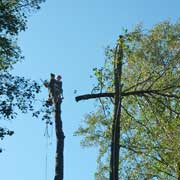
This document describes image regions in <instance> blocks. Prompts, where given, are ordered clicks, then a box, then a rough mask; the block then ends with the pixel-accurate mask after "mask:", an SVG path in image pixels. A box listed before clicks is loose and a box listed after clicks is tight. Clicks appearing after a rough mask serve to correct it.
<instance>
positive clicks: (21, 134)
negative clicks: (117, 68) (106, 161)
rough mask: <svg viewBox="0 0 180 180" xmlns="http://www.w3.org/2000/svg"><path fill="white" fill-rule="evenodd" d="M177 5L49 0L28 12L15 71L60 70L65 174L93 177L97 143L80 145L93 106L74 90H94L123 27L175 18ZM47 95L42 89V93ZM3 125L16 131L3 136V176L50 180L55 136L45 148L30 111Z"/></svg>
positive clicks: (69, 179) (43, 75) (36, 74)
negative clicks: (79, 133)
mask: <svg viewBox="0 0 180 180" xmlns="http://www.w3.org/2000/svg"><path fill="white" fill-rule="evenodd" d="M179 7H180V1H179V0H151V1H146V0H111V1H110V0H98V1H97V0H91V1H90V0H66V1H60V0H47V2H46V3H45V4H43V6H42V9H41V10H40V11H39V12H37V13H35V14H33V15H31V16H30V17H29V22H28V29H27V30H26V32H23V33H21V34H20V37H19V45H20V46H21V48H22V52H23V55H24V56H25V57H26V58H25V60H24V61H23V62H22V63H19V64H17V65H16V66H15V69H14V71H13V72H14V74H16V75H21V76H25V77H27V78H31V79H35V80H39V79H47V78H49V74H50V73H51V72H54V73H55V74H61V75H62V78H63V89H64V97H65V99H64V102H63V104H62V120H63V128H64V133H65V135H66V138H65V151H64V158H65V178H64V179H65V180H92V179H94V172H95V169H96V155H97V149H96V148H91V149H84V148H81V147H80V139H81V138H79V137H74V136H73V133H74V131H75V130H76V129H77V128H78V126H79V124H80V123H81V121H82V119H83V117H84V114H85V113H87V112H90V111H92V110H93V108H94V107H93V101H89V102H79V103H76V102H75V100H74V97H75V96H76V95H75V94H74V90H75V89H76V90H77V95H80V94H84V93H88V92H90V91H91V88H92V85H93V80H92V79H90V75H91V74H92V68H94V67H99V66H101V65H102V64H103V60H104V48H105V47H106V46H107V45H111V46H113V45H114V44H115V42H116V39H117V37H118V35H119V34H121V32H122V28H128V29H129V30H131V29H132V28H133V27H134V26H135V25H136V24H137V23H143V24H144V27H145V28H150V27H152V26H153V25H154V24H156V23H158V22H160V21H163V20H167V19H169V20H171V21H172V22H175V21H176V20H177V19H178V18H179V17H180V15H179ZM46 97H47V91H46V90H44V91H43V92H42V95H41V96H40V97H39V99H45V98H46ZM1 125H6V126H8V127H9V128H10V129H12V130H14V131H15V135H14V136H12V137H7V138H6V139H5V140H3V141H2V142H1V146H2V147H3V148H4V149H5V151H4V152H3V153H2V154H0V162H1V163H0V169H1V179H5V180H11V179H14V180H32V179H33V180H36V179H38V180H52V179H53V177H54V163H55V162H54V157H55V136H54V135H53V136H52V138H51V140H50V142H52V144H51V145H50V144H49V146H48V148H47V146H46V144H47V142H46V138H45V137H44V131H45V124H44V123H43V122H42V121H41V120H39V119H33V118H31V115H30V114H26V115H19V116H18V117H17V119H16V120H14V121H11V122H6V121H5V122H4V121H1ZM50 131H51V130H50ZM52 134H54V129H52ZM46 155H47V167H48V171H47V179H46V178H45V170H46V161H45V159H46Z"/></svg>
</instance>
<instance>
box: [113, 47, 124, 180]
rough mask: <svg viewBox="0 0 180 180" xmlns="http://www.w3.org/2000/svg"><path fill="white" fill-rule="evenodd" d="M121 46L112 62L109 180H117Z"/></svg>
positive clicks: (120, 97) (117, 48) (120, 98)
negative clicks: (112, 89)
mask: <svg viewBox="0 0 180 180" xmlns="http://www.w3.org/2000/svg"><path fill="white" fill-rule="evenodd" d="M122 58H123V50H122V44H118V45H117V47H116V51H115V61H114V92H115V95H114V117H113V125H112V140H111V159H110V167H111V171H110V180H118V179H119V154H120V145H119V143H120V117H121V100H122V96H121V87H122V85H121V75H122Z"/></svg>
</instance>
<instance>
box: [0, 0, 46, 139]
mask: <svg viewBox="0 0 180 180" xmlns="http://www.w3.org/2000/svg"><path fill="white" fill-rule="evenodd" d="M42 2H44V0H0V116H1V119H2V118H5V119H13V118H15V117H16V115H17V113H18V112H19V110H20V111H21V112H23V113H26V112H27V110H33V100H34V98H35V94H36V93H38V92H39V91H40V86H39V85H38V84H37V83H36V82H35V81H31V80H30V79H25V78H24V77H18V76H13V75H12V74H11V69H12V68H13V65H14V64H15V63H17V62H18V61H21V60H22V59H23V56H22V55H21V51H20V48H19V47H18V45H17V37H18V34H19V33H20V32H21V31H25V29H26V23H27V16H28V15H29V13H31V12H32V11H35V10H37V9H39V8H40V4H41V3H42ZM12 134H13V131H9V130H8V129H5V128H3V127H1V128H0V137H1V139H3V138H4V136H5V135H12Z"/></svg>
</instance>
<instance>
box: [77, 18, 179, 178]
mask: <svg viewBox="0 0 180 180" xmlns="http://www.w3.org/2000/svg"><path fill="white" fill-rule="evenodd" d="M123 37H124V43H123V51H124V57H123V72H122V83H123V87H122V92H123V94H124V96H123V100H122V107H121V108H122V114H121V124H120V127H121V135H120V146H121V148H120V176H121V178H123V179H124V180H126V179H127V180H134V179H137V180H138V179H139V180H141V179H145V178H146V179H153V178H155V177H156V178H157V179H159V180H161V179H169V180H171V179H177V177H178V176H179V171H178V166H179V162H180V158H179V157H180V151H179V149H180V147H179V145H180V138H179V137H180V132H179V130H178V127H179V124H180V120H179V115H180V107H179V104H180V63H179V62H180V22H177V23H175V24H171V23H170V22H168V21H165V22H162V23H159V24H157V25H155V26H154V27H153V28H152V29H151V30H149V31H144V30H143V28H142V27H141V26H140V25H138V26H137V27H136V28H135V29H134V30H133V31H132V32H127V30H126V31H125V32H124V35H123ZM114 51H115V50H114V49H113V48H112V49H111V48H109V47H108V48H107V50H106V52H105V54H106V60H105V64H104V66H103V67H101V68H100V69H98V68H95V69H94V72H95V73H94V74H95V77H96V79H97V86H95V87H94V88H93V90H94V91H93V92H96V93H97V92H114V87H113V86H114V80H113V63H114ZM96 103H97V105H96V107H98V108H96V110H95V111H94V112H92V113H89V114H88V115H87V116H86V117H85V119H84V125H83V126H81V127H80V128H79V129H78V130H77V132H76V135H81V136H84V139H83V141H82V145H83V146H88V147H89V146H92V145H96V146H98V147H99V157H98V172H97V173H96V177H97V179H98V178H99V179H105V177H106V178H107V177H108V176H106V175H107V172H108V170H109V168H108V166H109V151H110V140H111V124H112V123H111V122H112V117H113V115H112V113H111V112H113V111H112V108H113V104H114V102H113V100H111V99H99V101H98V100H97V101H96ZM104 122H106V123H105V124H104ZM105 167H107V168H105ZM103 174H104V176H105V177H103Z"/></svg>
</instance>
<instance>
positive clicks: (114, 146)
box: [76, 36, 123, 180]
mask: <svg viewBox="0 0 180 180" xmlns="http://www.w3.org/2000/svg"><path fill="white" fill-rule="evenodd" d="M122 59H123V36H119V39H118V43H117V46H116V48H115V55H114V92H113V93H99V94H86V95H82V96H77V97H76V101H80V100H86V99H93V98H101V97H113V98H114V115H113V124H112V139H111V159H110V180H118V179H119V151H120V117H121V101H122V93H121V89H122V84H121V74H122Z"/></svg>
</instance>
